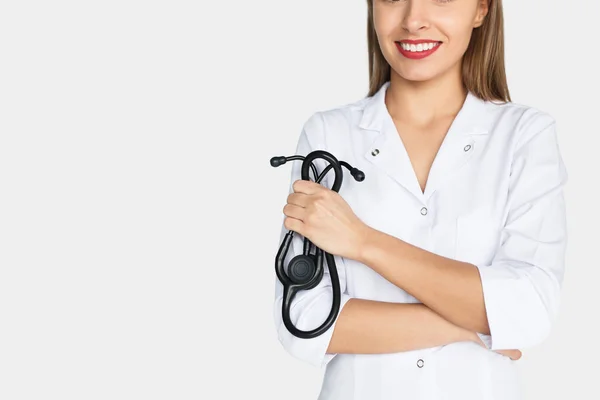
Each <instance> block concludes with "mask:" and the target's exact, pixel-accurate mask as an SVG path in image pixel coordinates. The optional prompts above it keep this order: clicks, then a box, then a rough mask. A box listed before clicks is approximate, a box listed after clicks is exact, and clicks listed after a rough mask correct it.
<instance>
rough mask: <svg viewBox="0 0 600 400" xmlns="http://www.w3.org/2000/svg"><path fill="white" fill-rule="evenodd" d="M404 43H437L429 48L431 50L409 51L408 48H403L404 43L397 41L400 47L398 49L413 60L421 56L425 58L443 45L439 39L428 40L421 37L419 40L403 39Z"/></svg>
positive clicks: (397, 45)
mask: <svg viewBox="0 0 600 400" xmlns="http://www.w3.org/2000/svg"><path fill="white" fill-rule="evenodd" d="M401 42H402V43H407V44H414V45H417V44H419V43H435V44H436V45H435V46H434V47H433V48H431V49H429V50H423V51H408V50H404V49H403V48H402V45H401V44H400V42H395V43H396V47H397V48H398V51H399V52H400V54H402V55H403V56H404V57H406V58H410V59H413V60H418V59H421V58H425V57H427V56H429V55H431V54H433V53H434V52H435V51H436V50H437V49H438V48H439V47H440V46H441V45H442V43H441V42H439V41H437V40H427V39H419V40H402V41H401Z"/></svg>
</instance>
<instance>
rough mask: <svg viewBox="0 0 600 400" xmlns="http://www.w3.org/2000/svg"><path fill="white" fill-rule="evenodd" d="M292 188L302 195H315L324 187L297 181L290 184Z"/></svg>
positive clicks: (309, 182) (300, 180) (310, 182)
mask: <svg viewBox="0 0 600 400" xmlns="http://www.w3.org/2000/svg"><path fill="white" fill-rule="evenodd" d="M292 188H293V189H294V192H296V193H304V194H315V193H318V192H319V191H321V190H324V189H325V187H324V186H323V185H321V184H320V183H316V182H312V181H305V180H304V179H298V180H297V181H295V182H294V183H293V184H292Z"/></svg>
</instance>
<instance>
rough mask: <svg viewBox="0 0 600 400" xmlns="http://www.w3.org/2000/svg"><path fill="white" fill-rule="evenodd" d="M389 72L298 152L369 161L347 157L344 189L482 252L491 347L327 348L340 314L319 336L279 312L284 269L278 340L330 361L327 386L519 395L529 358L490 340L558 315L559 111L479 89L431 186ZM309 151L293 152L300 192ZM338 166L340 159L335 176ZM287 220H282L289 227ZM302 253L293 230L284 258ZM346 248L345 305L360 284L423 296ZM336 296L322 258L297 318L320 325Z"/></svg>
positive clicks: (305, 356) (538, 336) (371, 212)
mask: <svg viewBox="0 0 600 400" xmlns="http://www.w3.org/2000/svg"><path fill="white" fill-rule="evenodd" d="M388 86H389V82H387V83H386V84H385V85H384V86H383V87H382V88H381V89H380V90H379V91H378V92H377V93H376V94H375V95H374V96H372V97H368V98H364V99H361V100H359V101H357V102H354V103H351V104H347V105H344V106H341V107H337V108H335V109H331V110H327V111H321V112H317V113H315V114H314V115H312V116H311V117H310V118H309V119H308V120H307V122H306V123H305V125H304V127H303V130H302V132H301V134H300V137H299V141H298V146H297V149H296V154H302V155H306V154H307V153H309V152H310V151H312V150H316V149H324V150H326V151H329V152H331V153H332V154H333V155H334V156H335V157H336V158H338V159H339V160H344V161H347V162H349V163H350V164H351V165H352V166H355V167H357V168H359V169H360V170H362V171H363V172H364V173H365V180H364V181H363V182H356V181H355V180H354V179H353V178H352V177H351V175H350V174H349V171H348V170H347V169H345V168H343V171H344V180H343V183H342V187H341V189H340V191H339V193H340V195H341V196H342V197H343V198H344V199H345V200H346V201H347V202H348V204H349V205H350V206H351V208H352V210H353V211H354V213H355V214H356V215H357V216H358V217H359V218H360V219H361V220H362V221H363V222H365V223H366V224H367V225H369V226H371V227H373V228H375V229H377V230H380V231H383V232H386V233H387V234H390V235H393V236H395V237H398V238H400V239H402V240H404V241H406V242H409V243H411V244H413V245H416V246H419V247H421V248H424V249H426V250H428V251H431V252H434V253H436V254H440V255H443V256H446V257H451V258H454V259H458V260H461V261H466V262H469V263H472V264H474V265H475V266H476V267H477V268H478V270H479V273H480V275H481V280H482V286H483V294H484V299H485V308H486V311H487V316H488V320H489V324H490V329H491V335H489V336H488V335H480V337H482V338H483V339H484V340H485V341H486V342H487V343H488V345H491V349H490V350H487V349H485V348H483V347H481V346H480V345H478V344H475V343H473V342H458V343H452V344H449V345H445V346H439V347H434V348H428V349H423V350H414V351H406V352H400V353H390V354H326V349H327V347H328V344H329V341H330V340H331V336H332V334H333V329H334V327H335V325H334V326H333V327H331V328H330V329H329V330H328V331H327V332H326V333H325V334H323V335H321V336H319V337H317V338H314V339H300V338H297V337H295V336H293V335H291V334H290V333H289V332H288V331H287V329H286V328H285V326H284V325H283V324H282V319H281V295H282V285H281V283H280V282H279V281H278V280H277V279H275V282H276V283H275V302H274V318H275V325H276V329H277V333H278V337H279V340H280V342H281V344H282V345H283V347H284V348H285V350H286V351H287V352H289V353H290V354H291V355H292V356H294V357H296V358H298V359H299V360H302V361H305V362H308V363H310V364H312V365H315V366H326V368H325V374H324V377H323V385H322V388H321V391H320V395H319V400H392V399H394V400H398V399H410V400H417V399H427V400H433V399H436V400H437V399H446V400H470V399H472V400H487V399H498V400H500V399H501V400H514V399H519V398H521V395H520V391H521V387H520V381H519V379H520V378H519V376H518V374H517V366H516V363H518V362H519V361H513V360H511V359H510V358H508V357H506V356H503V355H501V354H499V353H496V352H494V351H492V350H496V349H521V350H523V349H527V348H529V347H531V346H534V345H537V344H539V343H541V342H542V341H543V340H544V339H545V338H546V337H547V336H548V335H549V332H550V330H551V327H552V326H553V322H554V321H555V318H556V316H557V312H558V307H559V295H560V288H561V283H562V281H563V274H564V269H565V266H564V260H565V248H566V241H567V232H566V219H565V218H566V217H565V203H564V196H563V187H564V185H565V183H566V181H567V172H566V169H565V165H564V163H563V160H562V157H561V155H560V152H559V148H558V143H557V133H556V123H555V121H554V119H553V118H552V117H551V116H550V115H548V114H547V113H545V112H543V111H540V110H537V109H535V108H533V107H528V106H524V105H520V104H516V103H508V104H501V103H493V102H486V101H482V100H481V99H479V98H477V97H476V96H475V95H473V94H472V93H469V94H468V95H467V98H466V100H465V102H464V104H463V106H462V108H461V110H460V112H459V113H458V115H457V116H456V118H455V120H454V121H453V123H452V125H451V127H450V129H449V131H448V133H447V135H446V137H445V139H444V141H443V144H442V146H441V148H440V149H439V152H438V154H437V156H436V158H435V161H434V163H433V165H432V168H431V170H430V173H429V177H428V180H427V184H426V189H425V192H424V193H423V192H422V191H421V189H420V187H419V183H418V181H417V178H416V175H415V173H414V170H413V168H412V166H411V163H410V160H409V158H408V156H407V152H406V149H405V148H404V146H403V144H402V141H401V139H400V136H399V135H398V133H397V130H396V128H395V126H394V123H393V121H392V119H391V117H390V115H389V113H388V111H387V108H386V106H385V103H384V94H385V91H386V90H387V88H388ZM301 163H302V162H301V161H293V166H292V167H291V169H292V172H291V179H290V188H289V192H290V193H291V192H293V189H292V186H291V185H292V183H293V182H294V181H296V180H298V179H300V166H301ZM315 163H316V165H317V166H318V169H319V172H320V171H322V170H323V168H324V166H325V165H327V164H326V162H325V161H324V160H321V159H318V160H316V161H315ZM311 176H312V175H311ZM333 179H334V172H333V171H330V172H329V173H328V175H327V179H326V185H327V187H331V185H332V183H333ZM285 232H287V230H286V229H285V227H283V225H282V231H281V239H283V235H284V234H285ZM299 253H302V236H301V235H299V234H295V236H294V241H293V246H291V247H290V250H289V252H288V257H287V258H286V264H287V262H288V261H289V260H290V259H291V258H292V257H293V256H294V255H295V254H299ZM335 261H336V264H337V268H338V271H339V276H340V282H341V288H342V293H343V294H342V303H341V308H340V310H341V309H343V307H344V305H345V304H346V302H347V301H348V300H349V299H350V298H353V297H356V298H363V299H372V300H379V301H386V302H402V303H415V302H419V300H418V299H416V298H414V297H413V296H411V295H409V294H408V293H406V292H405V291H404V290H402V289H401V288H399V287H397V286H395V285H393V284H392V283H390V282H389V281H387V280H386V279H384V278H383V277H381V276H380V275H379V274H377V273H376V272H374V271H373V270H372V269H370V268H369V267H368V266H366V265H364V264H362V263H360V262H357V261H355V260H351V259H346V258H341V257H339V256H337V255H336V256H335ZM448 285H452V282H448ZM331 300H332V293H331V280H330V277H329V275H328V273H327V267H325V276H324V277H323V280H322V282H321V283H320V284H319V285H318V286H317V287H316V288H314V289H312V290H309V291H302V292H300V293H299V294H298V295H296V298H295V299H294V301H293V303H292V304H293V306H292V309H291V318H292V321H294V323H295V325H296V326H297V327H298V328H300V329H303V330H309V329H312V328H315V327H317V326H319V325H321V323H322V322H323V321H324V320H325V317H326V315H327V314H328V313H329V310H330V307H331Z"/></svg>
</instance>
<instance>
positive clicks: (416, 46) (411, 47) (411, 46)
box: [396, 41, 442, 53]
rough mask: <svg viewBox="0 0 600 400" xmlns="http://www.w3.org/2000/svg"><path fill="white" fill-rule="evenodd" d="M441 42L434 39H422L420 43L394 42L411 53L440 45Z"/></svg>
mask: <svg viewBox="0 0 600 400" xmlns="http://www.w3.org/2000/svg"><path fill="white" fill-rule="evenodd" d="M441 44H442V42H435V41H424V42H420V43H408V42H396V45H397V46H399V47H401V48H402V50H404V51H409V52H411V53H420V52H426V51H429V50H431V49H434V48H436V47H438V46H440V45H441Z"/></svg>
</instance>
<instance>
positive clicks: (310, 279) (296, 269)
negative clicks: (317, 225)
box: [271, 150, 365, 339]
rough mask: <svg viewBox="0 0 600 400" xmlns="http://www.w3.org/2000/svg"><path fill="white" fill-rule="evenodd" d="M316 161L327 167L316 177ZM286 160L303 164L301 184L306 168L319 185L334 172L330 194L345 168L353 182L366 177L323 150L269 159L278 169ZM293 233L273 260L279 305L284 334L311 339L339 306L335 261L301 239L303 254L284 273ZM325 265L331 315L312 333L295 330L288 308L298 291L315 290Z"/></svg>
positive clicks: (325, 326)
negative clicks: (280, 295)
mask: <svg viewBox="0 0 600 400" xmlns="http://www.w3.org/2000/svg"><path fill="white" fill-rule="evenodd" d="M316 158H322V159H325V160H326V161H328V162H329V165H328V166H327V167H326V168H325V169H324V170H323V172H322V173H321V174H320V175H319V174H317V170H316V167H315V165H314V164H313V163H312V161H313V160H314V159H316ZM289 160H302V168H301V177H302V179H303V180H310V178H309V174H308V173H309V168H311V169H312V171H313V175H314V176H315V182H317V183H320V182H321V180H322V179H323V178H324V176H325V175H326V174H327V172H329V170H331V169H332V168H333V170H334V172H335V180H334V183H333V186H332V188H331V190H334V191H336V192H339V189H340V187H341V186H342V180H343V171H342V166H345V167H346V168H347V169H348V170H350V173H351V175H352V176H353V177H354V179H355V180H356V181H359V182H362V181H363V180H364V178H365V175H364V173H363V172H362V171H360V170H358V169H356V168H354V167H352V166H351V165H350V164H348V163H347V162H344V161H338V160H337V159H336V158H335V157H334V156H333V155H332V154H331V153H328V152H326V151H324V150H315V151H313V152H311V153H309V154H308V155H306V156H305V157H303V156H299V155H296V156H290V157H273V158H271V166H273V167H278V166H280V165H283V164H285V163H286V162H287V161H289ZM294 234H295V232H294V231H288V232H287V233H286V235H285V237H284V239H283V241H282V242H281V245H280V246H279V250H278V252H277V256H276V257H275V273H276V274H277V278H278V279H279V281H280V282H281V284H282V285H283V301H282V305H281V308H282V310H281V313H282V317H283V318H282V319H283V323H284V325H285V327H286V328H287V330H288V331H289V332H290V333H291V334H292V335H294V336H297V337H299V338H303V339H310V338H314V337H317V336H319V335H322V334H323V333H325V331H327V330H328V329H329V328H330V327H331V326H332V325H333V323H334V322H335V320H336V318H337V315H338V312H339V310H340V304H341V298H342V294H341V289H340V279H339V275H338V272H337V267H336V265H335V258H334V256H333V255H332V254H329V253H327V252H325V251H323V250H322V249H320V248H318V247H317V246H315V245H314V244H313V243H312V242H310V240H309V239H308V238H306V237H305V238H304V251H303V254H298V255H296V256H295V257H293V258H292V259H291V260H290V262H289V265H288V268H287V271H286V269H285V267H284V265H283V264H284V261H285V258H286V255H287V252H288V250H289V247H290V245H291V244H292V241H293V237H294ZM311 247H314V248H315V249H316V254H310V248H311ZM324 259H325V261H326V262H327V269H328V270H329V276H330V278H331V287H332V291H333V300H332V304H331V311H330V312H329V315H328V316H327V318H326V319H325V321H324V322H323V323H322V324H321V325H320V326H318V327H317V328H315V329H312V330H309V331H304V330H300V329H298V328H296V327H295V326H294V324H293V323H292V320H291V318H290V308H291V304H292V300H293V299H294V297H295V296H296V294H297V293H298V292H299V291H300V290H310V289H313V288H315V287H316V286H317V285H318V284H319V282H321V280H322V279H323V272H324V268H323V260H324Z"/></svg>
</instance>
